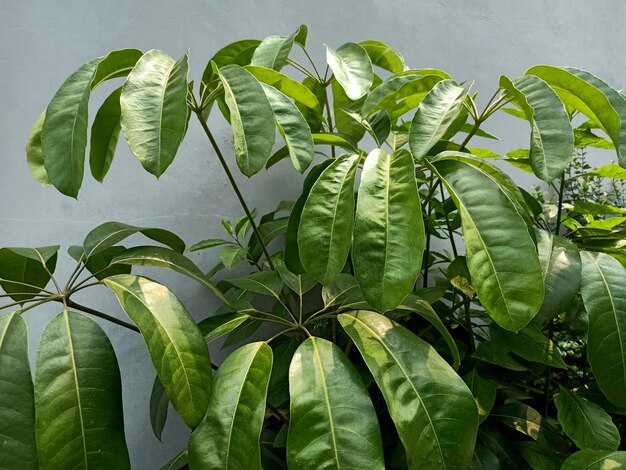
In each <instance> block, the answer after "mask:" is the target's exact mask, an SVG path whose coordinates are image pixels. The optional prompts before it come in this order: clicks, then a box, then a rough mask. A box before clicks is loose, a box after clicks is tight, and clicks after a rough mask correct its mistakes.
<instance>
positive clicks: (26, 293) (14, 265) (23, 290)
mask: <svg viewBox="0 0 626 470" xmlns="http://www.w3.org/2000/svg"><path fill="white" fill-rule="evenodd" d="M58 251H59V246H58V245H55V246H44V247H41V248H2V249H0V286H1V287H2V289H4V291H5V292H6V293H7V294H10V295H11V298H12V299H13V300H15V301H16V302H22V301H24V300H30V299H32V298H33V297H35V296H36V295H37V294H39V293H40V292H41V291H42V290H43V289H44V288H45V287H46V285H47V284H48V282H49V281H50V273H51V272H54V269H55V267H56V263H57V252H58ZM25 284H28V285H25Z"/></svg>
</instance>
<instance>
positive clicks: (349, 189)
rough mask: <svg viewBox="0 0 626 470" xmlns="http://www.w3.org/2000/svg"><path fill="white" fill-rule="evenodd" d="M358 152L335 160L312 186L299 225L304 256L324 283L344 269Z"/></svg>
mask: <svg viewBox="0 0 626 470" xmlns="http://www.w3.org/2000/svg"><path fill="white" fill-rule="evenodd" d="M358 161H359V156H358V155H344V156H341V157H338V158H337V159H336V160H334V161H333V162H332V163H331V164H330V165H329V166H328V167H327V168H326V169H325V170H324V171H323V172H322V174H321V175H320V176H319V178H318V179H317V181H315V183H314V184H313V186H312V187H311V191H310V192H309V196H308V198H307V200H306V202H305V204H304V208H303V209H302V215H301V218H300V226H299V228H298V250H299V254H300V260H301V261H302V265H303V266H304V268H305V269H306V270H307V272H308V273H309V274H310V275H311V276H313V277H314V278H315V279H317V280H318V281H320V282H321V283H323V284H326V283H328V282H330V281H332V280H333V279H334V278H336V277H337V275H338V274H339V273H340V272H341V270H342V269H343V267H344V265H345V263H346V260H347V258H348V253H349V251H350V244H351V241H352V227H353V224H354V178H355V175H356V168H357V163H358Z"/></svg>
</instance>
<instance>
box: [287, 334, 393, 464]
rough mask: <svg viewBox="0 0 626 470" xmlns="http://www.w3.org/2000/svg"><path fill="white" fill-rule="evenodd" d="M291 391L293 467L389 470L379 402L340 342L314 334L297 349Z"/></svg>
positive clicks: (289, 450) (289, 460)
mask: <svg viewBox="0 0 626 470" xmlns="http://www.w3.org/2000/svg"><path fill="white" fill-rule="evenodd" d="M289 394H290V396H291V404H290V413H289V415H290V424H289V434H288V437H287V465H288V466H289V468H307V469H309V468H310V469H314V468H315V469H316V468H324V467H326V468H355V469H357V468H358V469H363V470H366V469H383V468H385V464H384V457H383V449H382V441H381V437H380V429H379V426H378V420H377V417H376V412H375V410H374V406H373V405H372V402H371V399H370V397H369V395H368V394H367V390H366V389H365V387H364V386H363V383H362V382H361V378H360V377H359V374H358V372H357V370H356V369H355V368H354V366H353V365H352V364H351V363H350V361H349V360H348V358H347V357H346V356H345V355H344V354H343V352H342V351H341V349H339V348H338V347H337V346H336V345H334V344H333V343H331V342H330V341H326V340H324V339H321V338H315V337H310V338H308V339H307V340H306V341H304V342H303V343H302V344H301V345H300V347H298V349H297V351H296V353H295V354H294V356H293V359H292V361H291V366H290V368H289ZM356 450H358V452H356Z"/></svg>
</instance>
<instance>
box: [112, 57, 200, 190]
mask: <svg viewBox="0 0 626 470" xmlns="http://www.w3.org/2000/svg"><path fill="white" fill-rule="evenodd" d="M188 70H189V64H188V57H187V55H186V54H185V55H184V56H183V57H182V58H181V59H180V60H178V61H175V60H174V59H172V58H171V57H170V56H169V55H167V54H166V53H165V52H163V51H159V50H157V49H153V50H151V51H149V52H146V53H145V54H144V55H143V56H142V57H141V59H139V61H138V62H137V65H136V66H135V68H134V69H133V70H132V72H131V73H130V74H129V75H128V79H127V80H126V82H125V83H124V86H123V87H122V94H121V96H120V106H121V126H122V130H123V131H124V135H125V136H126V140H127V141H128V146H129V147H130V149H131V151H132V152H133V154H134V155H135V156H136V157H137V158H138V159H139V161H140V162H141V164H142V165H143V167H144V168H145V169H146V171H148V172H150V173H152V174H153V175H154V176H156V177H157V178H158V177H160V176H161V175H162V174H163V173H164V172H165V170H166V169H167V167H168V166H170V164H171V163H172V162H173V161H174V157H175V156H176V152H177V151H178V147H179V146H180V144H181V142H182V141H183V138H184V137H185V132H186V131H187V115H188V112H187V73H188Z"/></svg>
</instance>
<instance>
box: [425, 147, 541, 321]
mask: <svg viewBox="0 0 626 470" xmlns="http://www.w3.org/2000/svg"><path fill="white" fill-rule="evenodd" d="M434 167H435V168H436V170H437V172H438V173H439V175H440V176H441V177H442V178H443V180H444V183H445V185H446V187H447V188H448V190H449V191H450V193H451V194H452V196H453V199H454V202H455V204H456V205H457V207H458V209H459V213H460V214H461V220H462V226H463V237H464V241H465V247H466V250H467V266H468V268H469V270H470V273H471V275H472V283H473V284H474V287H475V288H476V290H477V291H478V296H479V298H480V301H481V303H482V304H483V306H484V307H485V308H486V309H487V312H488V313H489V314H490V315H491V317H492V318H493V319H494V320H496V322H498V324H499V325H500V326H502V327H503V328H506V329H508V330H511V331H518V330H520V329H521V328H523V327H524V326H526V325H527V324H528V322H530V320H532V318H533V317H534V316H535V314H536V313H537V311H538V310H539V308H540V306H541V304H542V302H543V297H544V288H543V275H542V271H541V265H540V263H539V258H538V255H537V251H536V247H535V242H534V240H533V238H532V237H531V234H530V232H529V231H528V227H527V225H526V221H525V219H524V217H523V216H522V215H521V214H520V213H519V212H518V210H519V207H518V205H517V204H516V202H515V201H514V199H513V197H512V196H511V195H510V193H508V192H507V191H505V190H503V188H502V186H501V185H500V184H499V183H498V181H497V180H495V179H494V178H493V177H492V176H490V175H489V174H488V173H487V172H485V171H483V170H481V169H480V168H478V167H476V166H473V165H468V164H466V163H464V162H462V161H455V160H452V159H446V158H444V159H440V160H438V161H437V162H436V163H435V164H434ZM493 214H498V217H493Z"/></svg>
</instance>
